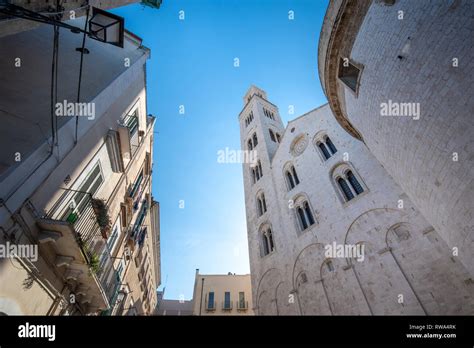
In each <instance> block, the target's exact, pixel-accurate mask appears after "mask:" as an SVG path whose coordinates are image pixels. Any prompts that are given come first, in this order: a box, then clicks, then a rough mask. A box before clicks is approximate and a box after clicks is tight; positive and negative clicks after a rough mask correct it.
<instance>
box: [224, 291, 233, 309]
mask: <svg viewBox="0 0 474 348" xmlns="http://www.w3.org/2000/svg"><path fill="white" fill-rule="evenodd" d="M224 309H232V307H231V302H230V292H229V291H226V292H225V293H224Z"/></svg>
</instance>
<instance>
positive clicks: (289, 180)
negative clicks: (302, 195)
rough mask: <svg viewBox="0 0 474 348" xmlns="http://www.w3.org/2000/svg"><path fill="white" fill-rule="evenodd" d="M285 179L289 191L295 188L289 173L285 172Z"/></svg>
mask: <svg viewBox="0 0 474 348" xmlns="http://www.w3.org/2000/svg"><path fill="white" fill-rule="evenodd" d="M286 179H287V180H288V186H289V188H290V190H291V189H293V188H294V187H295V182H294V181H293V176H292V175H291V173H290V172H289V171H287V172H286Z"/></svg>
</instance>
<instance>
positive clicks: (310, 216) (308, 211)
mask: <svg viewBox="0 0 474 348" xmlns="http://www.w3.org/2000/svg"><path fill="white" fill-rule="evenodd" d="M303 207H304V211H305V213H306V217H307V218H308V223H309V225H310V226H311V225H313V224H314V217H313V213H312V212H311V208H310V207H309V204H308V202H304V204H303Z"/></svg>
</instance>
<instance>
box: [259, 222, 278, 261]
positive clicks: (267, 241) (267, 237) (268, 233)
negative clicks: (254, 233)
mask: <svg viewBox="0 0 474 348" xmlns="http://www.w3.org/2000/svg"><path fill="white" fill-rule="evenodd" d="M261 237H262V252H263V256H265V255H268V254H270V253H271V252H273V251H274V250H275V243H274V242H273V233H272V229H271V228H270V227H266V228H264V229H263V230H262V232H261Z"/></svg>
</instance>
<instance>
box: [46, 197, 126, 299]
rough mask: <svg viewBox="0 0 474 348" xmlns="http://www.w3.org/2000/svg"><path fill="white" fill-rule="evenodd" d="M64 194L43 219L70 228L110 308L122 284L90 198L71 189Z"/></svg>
mask: <svg viewBox="0 0 474 348" xmlns="http://www.w3.org/2000/svg"><path fill="white" fill-rule="evenodd" d="M65 191H66V192H65V193H64V194H63V195H62V196H61V198H60V199H59V200H58V201H57V202H56V203H55V204H54V205H53V207H52V208H51V209H50V210H49V212H48V213H47V214H46V217H47V218H49V219H52V220H57V221H65V222H69V223H70V224H71V225H72V227H73V229H74V232H75V233H76V238H77V240H78V243H79V246H80V248H81V249H82V251H83V253H84V255H86V258H87V262H88V264H89V266H90V267H91V271H92V272H94V273H96V276H97V279H98V280H99V283H100V285H101V287H102V290H103V291H104V293H105V295H106V297H107V299H108V302H109V305H110V306H113V305H114V303H115V301H116V298H117V295H118V291H119V290H120V283H121V281H120V276H119V274H118V272H117V271H116V270H115V268H114V265H113V262H112V260H111V256H110V252H109V250H108V248H107V240H106V238H104V236H103V235H102V233H101V229H100V226H99V224H98V222H97V215H96V212H95V210H94V207H93V205H92V200H93V197H92V195H91V194H90V193H88V192H82V191H77V190H70V189H68V190H65ZM99 257H100V259H99Z"/></svg>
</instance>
